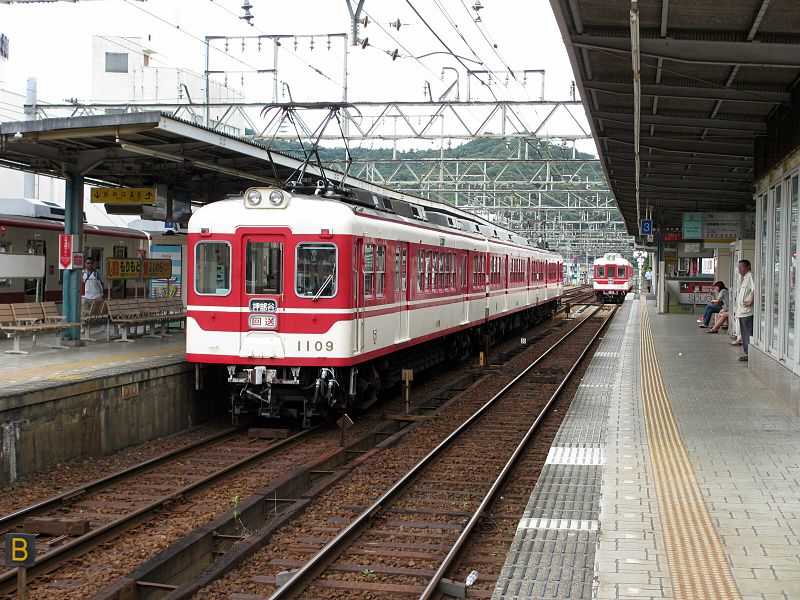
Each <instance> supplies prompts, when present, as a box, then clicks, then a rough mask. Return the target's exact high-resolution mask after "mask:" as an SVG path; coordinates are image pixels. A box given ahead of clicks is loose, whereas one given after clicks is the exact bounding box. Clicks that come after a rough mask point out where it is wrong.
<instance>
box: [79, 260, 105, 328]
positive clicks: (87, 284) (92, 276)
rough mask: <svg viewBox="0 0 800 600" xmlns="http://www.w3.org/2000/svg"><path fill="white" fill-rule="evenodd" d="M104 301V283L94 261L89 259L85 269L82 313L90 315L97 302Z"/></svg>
mask: <svg viewBox="0 0 800 600" xmlns="http://www.w3.org/2000/svg"><path fill="white" fill-rule="evenodd" d="M102 299H103V281H102V280H101V279H100V273H98V272H97V271H96V270H95V268H94V259H93V258H87V259H86V264H85V265H84V268H83V297H82V298H81V313H82V314H83V315H87V314H89V310H90V309H91V307H92V304H93V303H94V302H95V300H102Z"/></svg>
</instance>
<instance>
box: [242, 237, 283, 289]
mask: <svg viewBox="0 0 800 600" xmlns="http://www.w3.org/2000/svg"><path fill="white" fill-rule="evenodd" d="M282 280H283V244H281V243H280V242H250V241H248V242H247V244H246V246H245V283H244V286H245V292H247V293H248V294H280V293H281V292H282V291H283V281H282Z"/></svg>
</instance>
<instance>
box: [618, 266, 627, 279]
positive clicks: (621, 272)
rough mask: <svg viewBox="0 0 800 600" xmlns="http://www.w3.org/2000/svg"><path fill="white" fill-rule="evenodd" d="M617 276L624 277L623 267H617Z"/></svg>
mask: <svg viewBox="0 0 800 600" xmlns="http://www.w3.org/2000/svg"><path fill="white" fill-rule="evenodd" d="M617 277H618V278H619V279H625V267H617Z"/></svg>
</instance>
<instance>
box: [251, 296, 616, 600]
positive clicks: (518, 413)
mask: <svg viewBox="0 0 800 600" xmlns="http://www.w3.org/2000/svg"><path fill="white" fill-rule="evenodd" d="M601 310H603V309H601V308H596V309H594V312H593V313H592V315H591V316H594V315H597V313H599V312H600V311H601ZM613 312H614V311H611V312H610V314H609V315H608V316H607V317H606V318H605V319H603V320H602V321H601V322H598V321H600V319H593V318H591V316H590V317H589V318H587V319H585V320H584V321H583V322H582V324H581V325H580V326H578V327H576V328H574V329H572V330H571V331H569V332H568V333H567V334H565V335H564V336H563V337H561V338H560V339H559V340H558V341H557V342H556V343H555V344H553V345H552V346H551V347H550V348H549V349H548V350H547V351H546V352H545V353H544V354H542V355H541V356H540V357H539V358H538V359H536V360H535V361H534V362H533V363H531V364H530V365H529V366H528V367H527V368H526V369H525V370H523V372H522V373H520V374H519V375H517V376H516V377H514V379H513V380H512V381H511V382H509V383H508V384H507V385H505V386H504V387H503V388H502V389H501V390H500V391H499V392H498V393H497V394H495V395H494V396H493V397H492V398H491V399H490V400H489V401H488V402H486V403H485V404H484V405H483V406H482V407H481V408H480V409H478V410H477V411H476V412H475V413H473V414H472V415H471V416H470V417H469V418H468V419H466V420H465V421H464V422H463V423H462V424H461V425H460V426H459V427H458V428H457V429H455V430H454V431H453V432H452V433H451V434H450V435H448V436H447V437H446V438H445V439H444V440H443V441H442V442H440V443H439V444H438V445H437V446H436V447H435V448H433V449H432V450H431V451H430V452H428V454H427V455H426V456H424V458H422V459H421V460H419V461H418V462H417V463H416V464H414V465H413V466H412V467H411V468H410V469H409V470H408V471H407V472H406V473H405V475H403V476H402V477H400V478H399V479H398V480H397V481H396V482H395V483H394V484H392V485H391V486H390V487H389V489H388V490H386V491H385V492H384V493H383V494H381V495H380V497H378V498H377V500H375V501H374V502H372V503H371V504H369V505H366V506H362V505H353V506H350V507H348V508H350V509H351V510H353V511H354V512H355V514H354V516H353V518H352V519H350V520H349V524H347V525H346V526H345V527H344V529H342V530H341V531H340V532H339V533H338V534H337V535H336V536H335V537H334V538H333V539H332V540H330V541H329V542H328V543H327V544H325V545H324V547H323V548H322V549H321V550H319V552H317V553H316V554H315V555H314V556H313V557H312V558H311V559H310V560H308V561H306V562H299V561H297V560H280V559H278V560H273V562H272V564H273V565H275V566H278V567H280V566H283V567H285V568H286V569H287V570H290V569H296V570H295V571H294V572H293V573H291V574H284V576H283V577H278V578H274V579H272V580H270V578H269V577H262V578H261V580H260V583H264V584H270V583H272V585H279V587H277V589H276V590H275V591H274V592H273V594H272V595H271V596H270V600H282V599H286V598H298V597H301V596H303V595H304V594H305V593H307V592H308V593H309V595H310V597H314V598H324V597H336V596H337V595H340V594H342V593H343V592H344V591H347V593H348V597H358V596H359V595H362V596H364V597H367V596H369V595H370V594H372V595H374V594H380V595H381V596H382V597H384V596H391V595H393V594H394V595H400V596H405V597H408V595H409V594H411V595H418V596H419V597H420V598H432V597H436V596H439V595H441V594H443V593H453V594H457V595H460V594H461V593H465V589H464V584H463V583H458V582H455V581H452V580H450V579H448V576H449V575H450V574H451V571H452V570H453V569H454V568H455V567H456V566H457V560H458V557H459V555H460V553H461V552H462V550H463V549H464V547H465V546H466V545H467V543H468V542H469V540H470V536H471V535H472V533H473V532H474V531H475V528H476V527H477V526H478V524H479V523H480V522H481V521H482V519H483V518H484V517H485V515H486V512H487V509H488V508H489V507H490V506H491V505H492V504H493V503H494V502H495V500H496V499H497V498H498V496H499V494H500V493H501V491H502V490H503V488H504V483H505V481H506V479H507V477H508V475H509V473H511V472H512V470H513V469H514V467H515V465H516V464H517V463H518V461H519V460H520V458H521V457H522V456H523V454H524V452H525V449H526V448H527V446H528V444H529V443H530V441H531V440H532V438H533V437H534V436H535V435H536V433H537V430H538V428H539V426H540V424H541V423H542V421H543V419H544V418H545V417H546V415H547V413H548V411H549V409H550V408H551V407H552V405H553V404H554V402H555V401H556V399H557V398H558V397H559V395H560V394H561V392H562V391H563V390H564V388H565V387H566V386H567V385H568V383H569V381H570V378H571V376H572V375H573V374H574V373H575V372H576V370H577V369H578V366H579V365H580V364H581V361H582V359H583V358H584V357H585V356H586V355H587V354H588V353H589V350H590V348H591V347H592V345H593V344H594V342H595V341H596V340H597V338H598V337H599V336H600V334H601V333H602V331H603V329H604V327H605V325H606V324H607V323H608V321H609V319H610V318H611V316H612V315H613ZM534 415H535V416H534ZM489 440H490V441H491V442H490V443H487V441H489ZM254 579H256V578H254ZM489 594H490V592H489ZM460 597H464V596H460ZM479 597H480V596H479Z"/></svg>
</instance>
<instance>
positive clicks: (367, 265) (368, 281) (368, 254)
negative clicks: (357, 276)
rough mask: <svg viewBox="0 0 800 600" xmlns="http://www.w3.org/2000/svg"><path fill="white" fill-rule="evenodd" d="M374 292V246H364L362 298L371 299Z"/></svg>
mask: <svg viewBox="0 0 800 600" xmlns="http://www.w3.org/2000/svg"><path fill="white" fill-rule="evenodd" d="M374 292H375V245H374V244H364V297H365V298H372V295H373V293H374Z"/></svg>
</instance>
